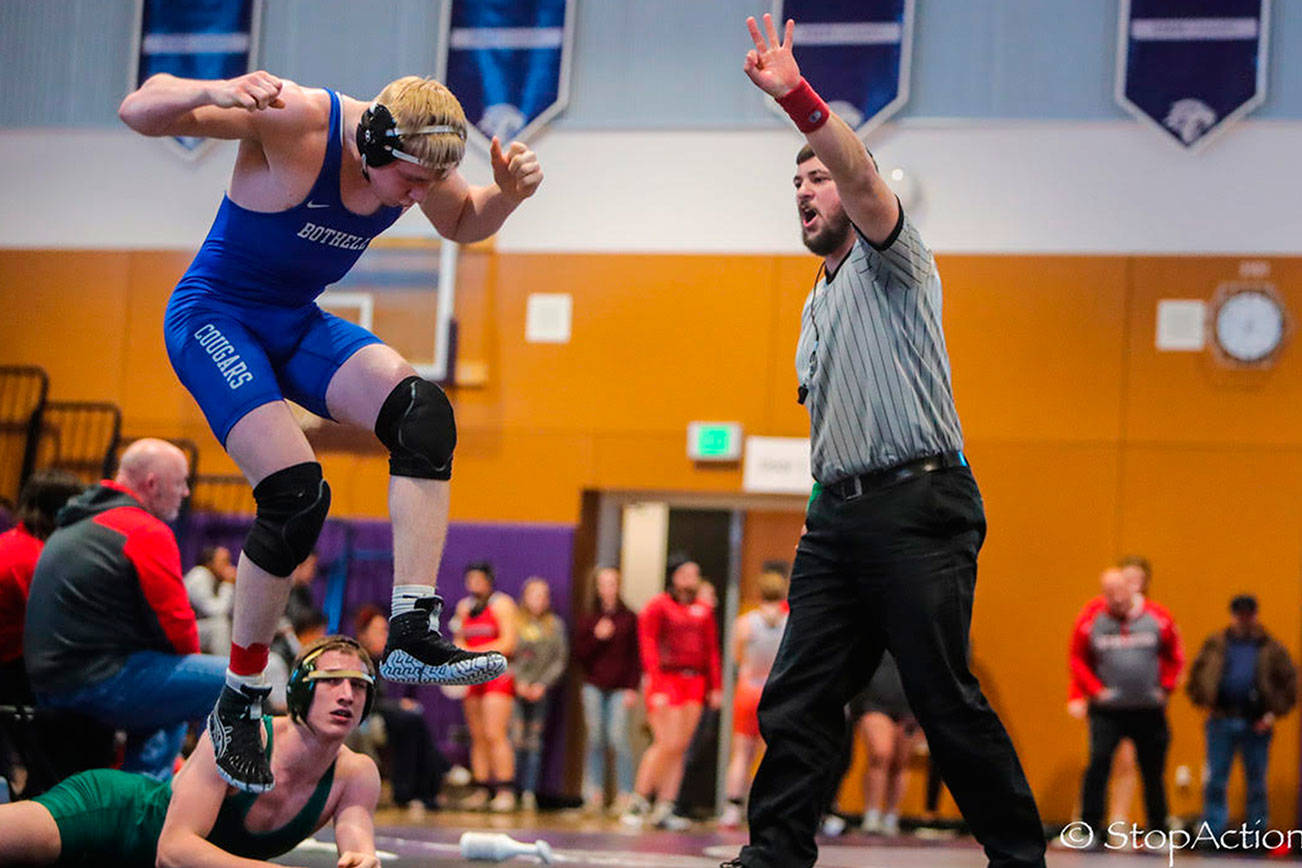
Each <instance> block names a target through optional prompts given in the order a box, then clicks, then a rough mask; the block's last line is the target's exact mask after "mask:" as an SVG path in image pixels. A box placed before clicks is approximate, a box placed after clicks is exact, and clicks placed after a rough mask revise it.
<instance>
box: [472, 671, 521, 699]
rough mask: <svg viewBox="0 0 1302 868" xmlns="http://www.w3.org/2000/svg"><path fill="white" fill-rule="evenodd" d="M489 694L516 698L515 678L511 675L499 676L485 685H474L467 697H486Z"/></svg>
mask: <svg viewBox="0 0 1302 868" xmlns="http://www.w3.org/2000/svg"><path fill="white" fill-rule="evenodd" d="M489 693H501V694H504V695H506V696H515V678H514V677H513V676H512V675H511V673H509V672H508V673H507V674H506V675H499V676H498V677H496V678H494V679H493V680H492V681H485V682H484V683H483V684H472V685H470V689H469V690H467V691H466V696H484V695H486V694H489Z"/></svg>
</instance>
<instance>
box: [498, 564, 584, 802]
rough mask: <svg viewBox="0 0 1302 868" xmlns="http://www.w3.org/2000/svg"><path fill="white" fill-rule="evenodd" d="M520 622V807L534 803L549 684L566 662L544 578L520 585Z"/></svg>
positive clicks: (514, 667)
mask: <svg viewBox="0 0 1302 868" xmlns="http://www.w3.org/2000/svg"><path fill="white" fill-rule="evenodd" d="M518 611H519V622H518V628H517V632H516V636H517V638H516V643H515V657H514V658H512V660H511V674H512V675H513V676H514V678H515V696H516V703H515V713H514V720H513V726H512V730H513V733H514V736H515V738H514V739H513V740H514V742H515V751H516V763H515V765H516V769H517V770H518V771H517V774H518V775H519V776H520V807H521V808H523V809H524V810H526V811H533V810H537V808H538V778H539V775H540V774H541V772H542V748H543V732H544V729H545V727H546V725H547V712H548V710H549V709H550V708H551V705H552V695H553V688H555V686H556V682H558V681H559V680H560V678H561V676H562V675H564V674H565V668H566V667H567V666H568V665H569V660H570V650H569V640H568V638H567V636H566V632H565V625H564V624H563V623H561V619H560V618H558V617H556V613H554V612H553V611H552V592H551V587H550V586H548V584H547V580H546V579H540V578H538V577H536V576H535V577H532V578H530V579H529V580H528V581H526V582H525V583H524V588H523V589H522V590H521V591H520V606H519V610H518Z"/></svg>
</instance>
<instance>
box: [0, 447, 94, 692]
mask: <svg viewBox="0 0 1302 868" xmlns="http://www.w3.org/2000/svg"><path fill="white" fill-rule="evenodd" d="M84 487H85V486H83V485H82V484H81V480H79V479H77V477H76V476H73V475H72V474H71V473H69V472H68V471H66V470H53V469H50V470H38V471H36V472H35V473H33V474H32V475H31V478H29V479H28V480H27V482H26V483H25V484H24V485H23V490H22V492H21V493H20V494H19V495H18V516H17V517H18V524H17V525H15V526H14V527H13V528H11V529H10V530H7V531H5V532H4V533H0V703H3V704H5V705H29V704H31V702H32V692H31V685H29V684H28V682H27V670H26V669H25V668H24V664H23V620H24V618H25V617H26V615H27V593H28V590H29V589H30V588H31V586H32V573H33V572H34V571H35V570H36V560H37V558H39V557H40V556H41V549H42V548H43V547H44V546H45V540H46V538H47V537H48V536H49V535H50V534H52V533H53V532H54V520H55V516H57V515H58V514H59V510H60V509H61V508H62V507H63V505H64V504H65V503H67V501H68V498H70V497H72V496H73V495H74V494H77V493H78V492H80V491H81V490H82V489H83V488H84Z"/></svg>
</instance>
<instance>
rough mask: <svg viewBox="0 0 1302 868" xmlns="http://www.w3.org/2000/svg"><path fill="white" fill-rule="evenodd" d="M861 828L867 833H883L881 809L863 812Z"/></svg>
mask: <svg viewBox="0 0 1302 868" xmlns="http://www.w3.org/2000/svg"><path fill="white" fill-rule="evenodd" d="M859 828H860V830H862V831H863V832H864V833H865V834H867V835H880V834H882V815H881V812H880V811H875V810H872V809H869V810H867V811H864V812H863V822H862V823H860V824H859Z"/></svg>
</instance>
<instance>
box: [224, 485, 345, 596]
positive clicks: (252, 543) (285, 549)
mask: <svg viewBox="0 0 1302 868" xmlns="http://www.w3.org/2000/svg"><path fill="white" fill-rule="evenodd" d="M253 499H254V500H255V501H256V502H257V504H258V517H257V519H256V520H254V522H253V529H252V530H250V531H249V535H248V536H247V537H246V538H245V540H244V553H245V554H246V555H248V556H249V560H251V561H253V562H254V563H255V564H257V565H258V566H260V567H262V569H264V570H266V571H267V572H269V573H271V574H272V575H273V576H281V577H284V576H288V575H289V574H290V573H292V572H293V571H294V568H295V567H297V566H298V565H299V564H301V563H303V561H304V560H306V559H307V556H308V555H310V554H312V549H313V547H314V546H315V545H316V539H317V537H318V536H320V535H321V526H322V525H323V524H325V520H326V514H327V513H328V512H330V486H329V485H327V484H326V481H325V479H324V478H323V477H322V475H321V465H320V464H317V463H316V462H315V461H305V462H303V463H302V464H295V465H294V466H293V467H286V468H285V469H284V470H277V471H276V472H275V473H273V474H271V475H270V476H268V477H267V478H266V479H264V480H262V481H261V482H259V483H258V484H257V486H255V487H254V489H253Z"/></svg>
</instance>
